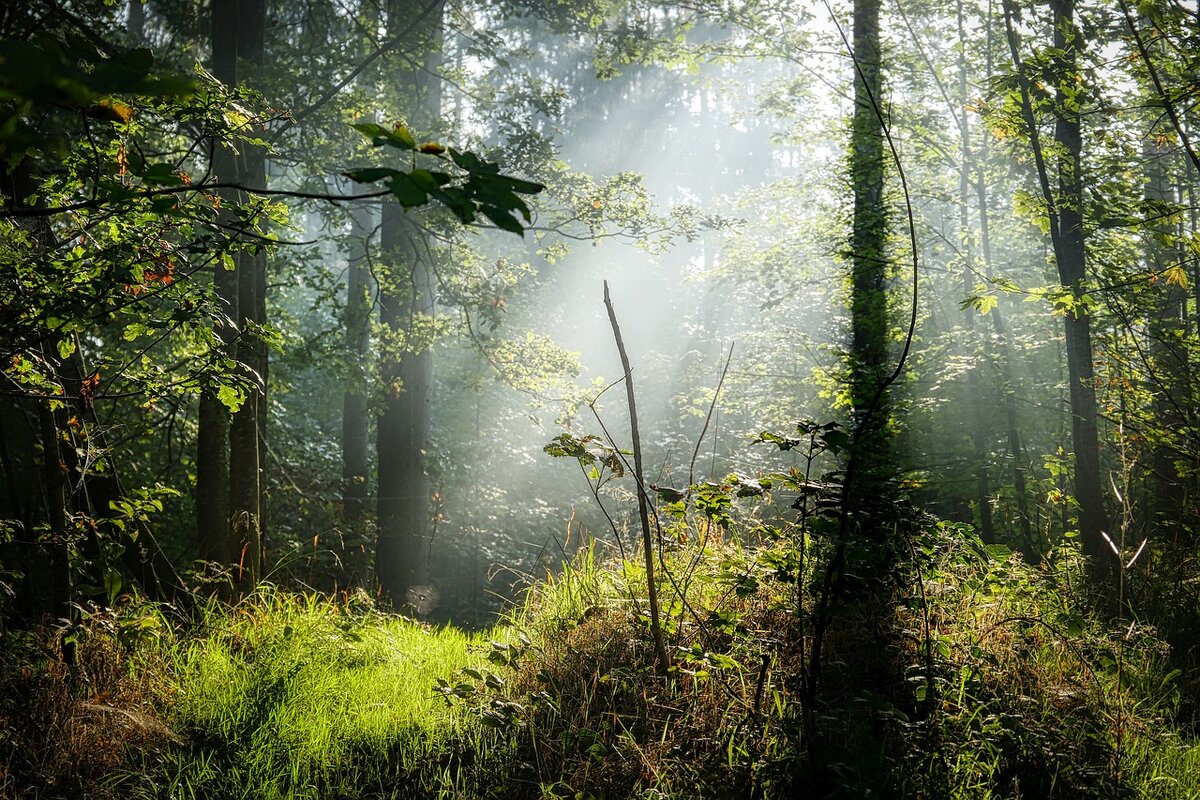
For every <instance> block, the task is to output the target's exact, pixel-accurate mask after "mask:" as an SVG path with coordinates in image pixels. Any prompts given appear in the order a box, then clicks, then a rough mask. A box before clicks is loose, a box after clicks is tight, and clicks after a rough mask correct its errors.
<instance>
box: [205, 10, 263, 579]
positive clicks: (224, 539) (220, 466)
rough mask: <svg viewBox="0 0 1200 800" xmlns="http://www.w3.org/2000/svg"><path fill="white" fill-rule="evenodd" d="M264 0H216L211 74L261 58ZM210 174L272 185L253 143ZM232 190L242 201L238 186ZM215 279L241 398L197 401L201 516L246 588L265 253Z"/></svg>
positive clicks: (230, 217)
mask: <svg viewBox="0 0 1200 800" xmlns="http://www.w3.org/2000/svg"><path fill="white" fill-rule="evenodd" d="M265 27H266V3H265V0H214V2H213V5H212V66H213V75H214V77H216V78H217V79H218V80H220V81H221V82H222V83H224V84H225V85H226V86H229V87H237V86H238V85H239V78H240V77H241V76H240V74H239V67H240V66H241V65H243V64H244V65H245V66H247V67H248V68H253V65H255V64H257V63H258V62H260V61H261V59H262V54H263V45H264V35H265V34H264V32H265ZM212 171H213V173H214V174H215V175H216V177H217V179H218V180H223V181H225V182H228V183H233V184H238V185H241V186H244V187H247V188H248V189H255V188H260V187H265V185H266V155H265V153H264V152H263V150H262V148H261V147H260V146H256V145H255V144H253V143H250V142H246V143H244V144H243V145H242V147H241V149H240V150H234V149H233V148H232V147H230V146H227V145H224V144H222V143H219V142H214V143H213V145H212ZM225 197H226V198H228V199H230V200H235V199H236V200H239V201H242V202H245V200H246V197H245V195H244V194H243V193H240V192H239V190H226V193H225ZM223 224H224V225H226V226H228V228H229V229H230V230H232V231H234V232H235V233H234V235H235V237H236V236H237V235H238V234H239V225H240V226H241V230H240V233H241V234H244V233H246V229H247V228H248V227H250V226H251V225H253V220H245V219H243V220H239V219H238V218H237V217H236V215H234V214H233V213H232V212H227V213H226V214H225V216H224V220H223ZM213 286H214V289H215V292H216V295H217V298H218V300H219V302H220V304H221V306H222V310H223V315H224V319H223V320H218V321H219V336H220V338H221V341H222V344H223V346H224V347H225V349H226V351H227V353H228V355H229V356H230V357H232V358H234V359H236V362H237V364H238V365H239V370H240V378H241V381H242V384H241V385H242V387H243V393H244V396H243V397H242V399H241V402H240V404H238V406H237V409H236V411H234V412H233V420H232V424H231V423H230V421H229V419H228V418H227V408H226V404H224V403H222V402H221V400H220V399H218V397H217V395H216V391H215V389H214V388H212V387H210V388H209V389H208V390H207V391H205V392H204V393H203V394H202V395H201V398H200V429H199V433H198V435H197V456H196V461H197V468H196V508H197V514H196V521H197V525H198V528H199V537H200V542H201V552H202V554H203V555H204V557H205V558H209V559H211V560H213V561H216V562H218V563H220V564H223V565H230V564H238V565H239V571H240V572H241V573H242V575H243V580H242V581H240V582H241V583H242V585H243V586H252V585H253V584H254V583H255V582H256V581H257V580H258V577H259V576H260V575H261V574H262V523H261V521H262V450H263V447H262V442H261V441H260V440H261V439H262V437H263V436H264V435H265V424H264V423H265V413H266V411H265V409H266V406H265V392H266V350H265V347H264V345H263V343H262V341H261V339H260V337H259V335H258V334H257V333H256V332H255V331H256V330H257V329H258V328H261V326H262V325H263V324H264V323H265V321H266V297H265V294H266V254H265V252H264V251H263V250H262V248H261V247H257V246H251V247H243V248H240V249H239V250H238V253H237V255H236V257H235V262H234V264H232V265H227V264H223V263H222V264H218V265H216V267H215V268H214V276H213Z"/></svg>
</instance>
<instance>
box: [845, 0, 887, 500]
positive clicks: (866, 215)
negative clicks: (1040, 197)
mask: <svg viewBox="0 0 1200 800" xmlns="http://www.w3.org/2000/svg"><path fill="white" fill-rule="evenodd" d="M853 48H854V62H855V70H856V72H855V79H854V117H853V120H852V122H851V133H850V180H851V188H852V190H853V192H854V217H853V220H852V224H851V234H850V261H851V286H850V329H851V332H850V336H851V341H850V359H849V360H850V384H851V385H850V395H851V404H852V408H853V412H854V416H855V422H856V424H859V425H864V424H865V425H867V426H868V428H867V429H864V431H863V432H862V435H861V436H860V438H859V446H858V448H857V452H856V453H855V455H854V457H855V458H856V459H857V462H858V464H857V467H858V469H857V473H858V475H859V476H860V482H859V485H858V486H857V487H854V490H855V491H859V492H860V493H863V494H864V495H865V494H867V493H870V492H872V488H871V487H872V486H873V485H875V484H878V483H879V482H880V481H881V480H883V479H884V478H885V477H886V473H887V471H888V470H887V465H888V463H889V462H890V457H889V454H888V450H889V442H888V437H887V434H886V429H887V426H886V424H885V419H886V417H887V408H886V406H887V403H886V398H884V397H883V396H882V394H881V393H882V392H883V390H884V382H885V380H886V368H887V356H888V344H887V343H888V309H887V292H886V284H887V225H888V220H887V207H886V204H885V202H884V197H883V172H884V163H883V155H884V151H883V145H884V141H883V121H882V120H881V119H880V114H881V108H880V106H879V102H880V98H881V96H882V81H881V77H880V76H881V68H880V45H879V2H878V0H857V2H855V4H854V42H853ZM868 417H869V418H868Z"/></svg>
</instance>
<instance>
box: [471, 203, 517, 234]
mask: <svg viewBox="0 0 1200 800" xmlns="http://www.w3.org/2000/svg"><path fill="white" fill-rule="evenodd" d="M479 210H480V212H482V213H483V215H484V216H485V217H487V218H488V219H490V220H491V221H492V224H494V225H495V226H496V227H497V228H499V229H500V230H503V231H509V232H510V233H515V234H517V235H518V236H524V235H525V227H524V226H523V225H522V224H521V223H520V222H518V221H517V219H516V218H515V217H513V216H512V215H511V214H509V213H508V212H507V211H504V210H502V209H499V208H496V207H495V206H482V207H480V209H479Z"/></svg>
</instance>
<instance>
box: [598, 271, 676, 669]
mask: <svg viewBox="0 0 1200 800" xmlns="http://www.w3.org/2000/svg"><path fill="white" fill-rule="evenodd" d="M604 307H605V308H607V309H608V321H609V323H610V324H611V325H612V330H613V338H614V339H616V340H617V352H618V353H620V354H621V369H623V370H624V371H625V397H626V398H627V399H628V401H629V428H630V431H629V432H630V438H631V439H632V440H633V471H634V476H633V479H634V481H635V482H636V483H637V499H638V517H639V518H640V519H641V522H642V553H643V555H644V556H645V560H646V587H647V590H648V593H649V597H648V599H649V601H650V630H651V632H652V633H653V634H654V651H655V653H656V655H657V656H658V668H659V670H661V671H663V672H666V670H667V666H668V664H667V648H666V646H665V645H664V644H663V633H662V627H661V626H660V625H659V622H658V587H657V586H656V585H655V582H654V539H653V536H652V535H651V533H650V498H648V497H647V496H646V485H645V483H644V482H643V481H642V440H641V437H639V436H638V422H637V402H636V401H635V399H634V393H633V371H632V369H631V368H630V366H629V355H628V354H627V353H626V352H625V342H624V340H623V339H622V338H621V326H619V325H618V324H617V312H616V311H614V310H613V304H612V298H611V297H610V296H609V294H608V281H605V282H604Z"/></svg>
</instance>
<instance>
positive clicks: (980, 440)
mask: <svg viewBox="0 0 1200 800" xmlns="http://www.w3.org/2000/svg"><path fill="white" fill-rule="evenodd" d="M956 16H957V22H958V37H959V41H960V42H962V43H963V46H962V47H961V48H960V49H959V53H958V98H959V109H960V110H959V135H960V149H961V154H960V156H959V173H958V224H959V241H960V242H961V247H962V255H963V268H962V282H963V295H964V296H968V295H970V294H971V293H972V291H973V290H974V288H975V259H974V247H973V241H972V240H973V238H974V236H973V235H972V232H971V164H972V158H971V122H970V120H971V117H970V115H969V114H968V113H967V101H968V98H967V56H966V30H965V27H964V19H963V4H962V0H958V5H957V14H956ZM975 313H976V312H975V310H974V309H971V308H967V309H964V311H963V325H964V326H965V327H966V329H967V341H968V342H970V343H971V345H972V346H975V345H978V344H979V335H978V333H977V331H976V330H975ZM981 371H982V365H981V364H979V363H977V362H976V363H972V366H971V369H970V371H969V372H968V373H967V394H968V397H967V403H968V404H969V405H970V408H971V450H972V456H973V457H974V460H975V485H976V493H975V500H976V503H977V504H978V506H979V534H980V536H981V537H982V538H983V540H984V541H985V542H991V541H993V540H994V539H995V531H994V530H993V527H992V488H991V475H990V474H989V470H988V446H987V442H988V439H989V438H990V437H989V436H988V425H987V417H986V415H985V414H984V411H983V390H982V388H981V386H980V380H979V376H980V372H981Z"/></svg>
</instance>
